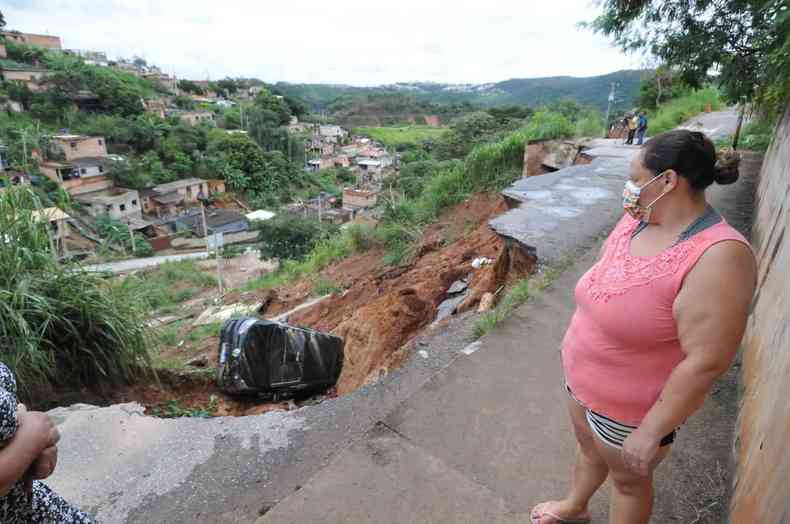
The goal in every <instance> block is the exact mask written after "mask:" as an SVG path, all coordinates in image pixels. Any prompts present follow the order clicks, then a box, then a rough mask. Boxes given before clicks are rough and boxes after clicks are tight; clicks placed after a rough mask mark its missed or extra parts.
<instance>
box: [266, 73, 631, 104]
mask: <svg viewBox="0 0 790 524" xmlns="http://www.w3.org/2000/svg"><path fill="white" fill-rule="evenodd" d="M644 73H645V71H642V70H623V71H615V72H614V73H609V74H606V75H600V76H591V77H572V76H552V77H544V78H513V79H510V80H505V81H502V82H497V83H492V84H437V83H429V82H405V83H397V84H391V85H383V86H375V87H355V86H348V85H332V84H289V83H285V82H280V83H278V84H277V85H276V86H275V87H276V89H277V90H278V91H280V92H281V93H283V94H287V95H290V96H294V97H297V98H300V99H302V100H304V101H305V102H306V103H307V104H309V105H311V106H312V107H313V108H314V109H316V110H328V111H330V112H333V111H336V110H339V109H343V108H344V107H347V106H349V105H351V103H352V100H354V99H359V98H365V99H367V100H371V99H376V98H377V96H378V97H381V98H390V99H391V100H395V99H402V100H408V99H411V101H412V103H413V105H414V106H415V107H422V108H423V109H428V107H426V106H427V105H429V104H438V105H450V104H463V103H468V104H474V105H484V106H493V105H504V104H528V105H530V106H539V105H542V104H547V103H550V102H553V101H555V100H561V99H572V100H575V101H577V102H579V103H581V104H584V105H591V106H594V107H597V108H599V109H601V110H605V109H606V104H607V97H608V94H609V86H610V84H611V83H612V82H616V83H617V84H618V86H617V100H616V101H617V105H618V107H620V108H625V107H630V106H631V105H633V104H634V103H635V102H636V100H637V99H638V98H639V83H640V78H641V77H642V75H643V74H644ZM382 95H403V96H402V97H386V96H382ZM398 105H402V104H398ZM417 112H420V111H417Z"/></svg>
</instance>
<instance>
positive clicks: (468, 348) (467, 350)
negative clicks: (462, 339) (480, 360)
mask: <svg viewBox="0 0 790 524" xmlns="http://www.w3.org/2000/svg"><path fill="white" fill-rule="evenodd" d="M482 345H483V343H482V342H480V341H479V340H478V341H477V342H472V343H471V344H469V345H468V346H466V347H465V348H464V349H462V350H461V353H463V354H464V355H471V354H472V353H474V352H475V351H477V350H478V349H480V348H481V347H482Z"/></svg>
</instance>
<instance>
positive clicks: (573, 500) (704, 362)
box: [531, 130, 756, 524]
mask: <svg viewBox="0 0 790 524" xmlns="http://www.w3.org/2000/svg"><path fill="white" fill-rule="evenodd" d="M737 165H738V157H737V155H734V154H730V155H727V156H726V157H722V158H719V159H717V156H716V151H715V148H714V146H713V143H712V142H711V141H710V139H708V138H707V137H706V136H705V135H703V134H702V133H699V132H692V131H687V130H677V131H671V132H669V133H664V134H662V135H658V136H656V137H654V138H653V139H652V140H650V141H649V142H648V143H647V144H646V145H645V146H644V147H643V148H642V150H641V151H640V154H639V155H637V157H636V158H635V159H634V160H633V162H632V164H631V174H630V180H628V181H627V182H626V187H625V190H624V192H623V207H624V208H625V211H626V214H625V215H624V216H623V218H622V219H621V220H620V222H619V223H618V224H617V226H616V227H615V228H614V230H613V231H612V233H611V234H610V235H609V237H608V238H607V240H606V242H605V243H604V245H603V247H602V249H601V256H600V258H599V260H598V261H597V262H596V264H595V265H594V266H593V267H592V268H591V269H590V270H589V271H588V272H587V273H586V274H585V275H584V276H583V277H582V278H581V279H580V280H579V283H578V284H577V286H576V312H575V313H574V315H573V318H572V320H571V323H570V326H569V327H568V330H567V332H566V334H565V339H564V341H563V345H562V363H563V369H564V372H565V382H566V385H565V386H566V389H567V390H568V393H569V409H570V414H571V420H572V422H573V428H574V432H575V434H576V438H577V441H578V447H577V453H576V466H575V469H574V475H573V483H572V487H571V490H570V492H569V494H568V495H567V497H566V498H564V499H563V500H559V501H551V502H544V503H542V504H539V505H537V506H536V507H535V508H534V509H533V510H532V514H531V519H532V522H533V524H556V523H562V522H577V523H584V522H589V513H588V510H587V504H588V502H589V500H590V497H592V495H593V494H594V493H595V492H596V491H597V490H598V488H599V487H600V486H601V485H602V484H603V482H604V481H605V480H606V478H607V477H609V476H611V479H612V485H613V488H614V489H613V490H612V497H611V499H610V508H609V522H610V523H613V524H614V523H617V524H643V523H647V522H648V521H649V519H650V514H651V512H652V507H653V471H654V469H655V468H656V466H658V464H659V463H660V462H661V461H662V460H663V459H664V458H665V457H666V456H667V454H668V453H669V449H670V444H671V443H672V441H673V440H674V437H675V429H676V428H677V427H678V426H680V425H681V424H683V422H684V421H685V420H686V419H687V418H688V417H689V416H690V415H691V414H693V413H694V412H695V411H696V410H697V409H698V408H699V407H700V406H701V405H702V403H703V401H704V399H705V397H706V395H707V394H708V392H709V391H710V389H711V387H712V386H713V383H714V381H715V380H716V378H717V377H719V376H720V375H721V374H723V373H724V372H726V371H727V369H728V368H729V366H730V364H731V363H732V360H733V359H734V357H735V354H736V352H737V349H738V346H739V344H740V341H741V338H742V336H743V332H744V330H745V327H746V319H747V317H748V312H749V304H750V302H751V299H752V295H753V293H754V288H755V271H756V269H755V267H756V264H755V260H754V256H753V254H752V251H751V248H750V247H749V244H748V242H747V241H746V239H744V238H743V236H741V234H740V233H738V232H737V231H736V230H735V229H734V228H733V227H732V226H730V225H729V224H727V222H726V221H725V220H724V219H723V218H722V217H721V216H719V215H718V213H716V211H715V210H713V208H711V207H710V206H709V205H708V204H707V202H706V200H705V189H706V188H707V187H708V186H710V185H711V184H712V183H714V182H716V183H719V184H731V183H733V182H735V181H736V180H737V178H738V169H737Z"/></svg>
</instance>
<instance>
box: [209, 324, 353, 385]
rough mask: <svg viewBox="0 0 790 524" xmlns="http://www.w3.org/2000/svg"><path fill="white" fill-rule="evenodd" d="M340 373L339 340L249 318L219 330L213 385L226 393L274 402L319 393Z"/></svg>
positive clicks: (340, 345) (319, 333)
mask: <svg viewBox="0 0 790 524" xmlns="http://www.w3.org/2000/svg"><path fill="white" fill-rule="evenodd" d="M342 369H343V339H342V338H340V337H336V336H334V335H329V334H326V333H321V332H318V331H313V330H311V329H305V328H298V327H293V326H289V325H287V324H280V323H278V322H270V321H268V320H261V319H259V318H254V317H243V318H237V319H231V320H228V321H226V322H225V324H224V325H223V326H222V331H221V334H220V341H219V353H218V365H217V385H218V386H219V388H220V389H221V390H222V391H224V392H225V393H229V394H231V395H248V396H257V397H259V398H265V399H272V400H278V399H282V398H289V397H300V396H306V395H309V394H315V393H320V392H322V391H325V390H327V389H328V388H330V387H332V386H334V385H335V384H336V383H337V380H338V378H340V372H341V371H342Z"/></svg>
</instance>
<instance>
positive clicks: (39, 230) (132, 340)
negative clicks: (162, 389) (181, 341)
mask: <svg viewBox="0 0 790 524" xmlns="http://www.w3.org/2000/svg"><path fill="white" fill-rule="evenodd" d="M40 207H41V202H40V200H39V199H38V198H37V197H36V195H35V194H34V193H32V192H31V191H29V190H27V189H24V188H9V189H7V190H6V191H5V192H3V193H2V194H0V231H2V232H3V239H4V241H3V242H0V308H2V313H0V328H2V329H1V330H0V348H2V349H1V350H0V360H2V361H3V362H5V363H6V364H8V365H9V366H10V367H11V368H12V369H13V370H14V372H15V373H16V374H17V377H18V379H19V384H20V387H21V390H22V393H23V396H24V395H27V394H28V393H29V392H30V391H31V390H32V389H33V388H34V387H36V388H40V387H46V386H71V387H81V386H88V387H95V386H98V385H101V384H112V383H119V382H124V381H129V380H132V379H134V378H136V377H138V376H140V375H141V374H143V373H144V372H145V371H146V369H147V368H148V366H149V364H150V358H149V353H148V347H149V339H148V337H147V335H146V326H145V324H144V313H145V312H144V311H143V304H144V303H145V302H144V301H143V300H141V299H140V298H141V297H139V296H137V295H136V294H134V293H130V292H129V290H128V289H127V288H125V287H123V286H119V285H116V284H114V283H112V282H108V281H105V280H103V279H102V278H101V277H99V276H97V275H95V274H89V273H86V272H84V271H82V270H81V269H80V268H79V267H77V266H69V267H66V268H64V267H61V266H60V265H59V264H58V263H57V262H56V260H55V258H54V256H53V253H52V252H51V250H50V241H49V236H48V230H49V228H48V226H49V224H48V223H45V222H42V221H40V220H38V219H37V218H35V217H36V214H35V211H34V210H35V209H38V208H40Z"/></svg>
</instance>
